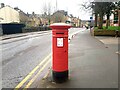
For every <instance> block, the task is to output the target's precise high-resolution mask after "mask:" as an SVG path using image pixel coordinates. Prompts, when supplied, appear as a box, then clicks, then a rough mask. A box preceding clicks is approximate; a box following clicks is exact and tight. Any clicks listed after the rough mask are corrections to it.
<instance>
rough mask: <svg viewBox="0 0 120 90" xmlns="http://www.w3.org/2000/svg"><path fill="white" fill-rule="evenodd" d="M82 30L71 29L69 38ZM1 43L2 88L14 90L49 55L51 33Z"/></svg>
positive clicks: (34, 34)
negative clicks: (12, 89)
mask: <svg viewBox="0 0 120 90" xmlns="http://www.w3.org/2000/svg"><path fill="white" fill-rule="evenodd" d="M82 30H83V29H75V28H71V29H70V30H69V36H72V35H73V34H75V33H78V32H80V31H82ZM1 42H2V43H0V45H1V46H2V48H1V49H0V52H2V87H3V88H14V87H15V86H16V85H17V84H18V83H20V82H21V81H22V80H23V79H24V78H25V76H26V75H27V74H28V73H29V72H30V71H31V70H33V69H34V67H35V66H36V65H38V63H40V62H41V61H42V60H43V59H44V58H45V57H46V56H47V55H48V54H50V53H51V44H52V33H51V31H47V32H41V33H33V34H28V35H26V36H23V37H17V38H11V39H5V40H3V41H1Z"/></svg>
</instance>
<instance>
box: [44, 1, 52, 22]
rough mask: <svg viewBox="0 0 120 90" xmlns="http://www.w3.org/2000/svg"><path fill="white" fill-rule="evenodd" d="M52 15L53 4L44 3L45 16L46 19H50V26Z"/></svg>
mask: <svg viewBox="0 0 120 90" xmlns="http://www.w3.org/2000/svg"><path fill="white" fill-rule="evenodd" d="M51 14H52V6H51V3H50V2H49V3H47V4H46V3H44V4H43V16H44V18H45V19H48V22H49V23H48V24H50V21H51V20H50V18H51Z"/></svg>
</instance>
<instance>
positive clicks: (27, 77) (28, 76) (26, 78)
mask: <svg viewBox="0 0 120 90" xmlns="http://www.w3.org/2000/svg"><path fill="white" fill-rule="evenodd" d="M50 56H51V53H50V54H49V55H48V56H47V57H46V58H45V59H44V60H42V62H40V63H39V64H38V65H37V66H36V67H35V68H34V69H33V70H32V71H31V72H30V73H29V74H28V75H27V76H26V77H25V78H24V79H23V80H22V81H21V82H20V83H19V84H18V85H17V86H16V87H15V90H17V89H18V88H20V87H22V85H23V84H24V83H25V82H26V81H27V80H28V79H29V78H30V77H31V76H32V75H33V74H34V73H35V71H36V70H37V69H38V68H39V67H40V66H41V65H42V64H43V63H44V62H45V61H47V60H48V59H49V57H50Z"/></svg>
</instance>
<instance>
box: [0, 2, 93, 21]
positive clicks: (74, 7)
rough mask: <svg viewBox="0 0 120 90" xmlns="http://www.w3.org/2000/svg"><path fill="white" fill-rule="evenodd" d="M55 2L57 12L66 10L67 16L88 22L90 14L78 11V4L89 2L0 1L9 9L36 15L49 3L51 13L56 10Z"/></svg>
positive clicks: (81, 10)
mask: <svg viewBox="0 0 120 90" xmlns="http://www.w3.org/2000/svg"><path fill="white" fill-rule="evenodd" d="M56 1H57V10H66V11H68V14H72V15H73V16H75V17H79V18H80V19H82V20H89V19H90V16H91V14H90V13H88V12H86V11H85V10H83V9H80V7H81V6H80V4H82V3H83V2H88V1H89V0H0V3H4V4H5V5H9V6H11V7H13V8H14V7H18V8H19V9H21V10H22V11H24V12H25V13H27V12H28V13H30V14H31V13H32V12H33V11H34V12H35V13H36V14H42V13H43V7H44V6H45V4H46V5H48V3H50V6H51V9H52V12H54V11H55V10H56Z"/></svg>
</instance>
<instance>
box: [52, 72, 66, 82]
mask: <svg viewBox="0 0 120 90" xmlns="http://www.w3.org/2000/svg"><path fill="white" fill-rule="evenodd" d="M52 75H53V81H54V82H56V83H62V82H65V81H67V80H68V70H67V71H64V72H56V71H52Z"/></svg>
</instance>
